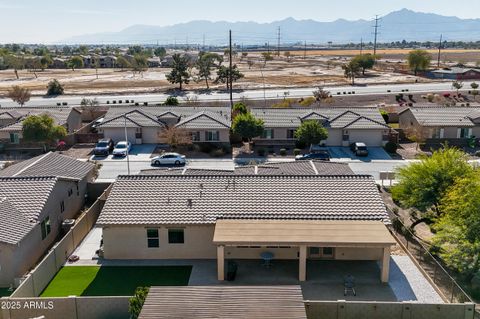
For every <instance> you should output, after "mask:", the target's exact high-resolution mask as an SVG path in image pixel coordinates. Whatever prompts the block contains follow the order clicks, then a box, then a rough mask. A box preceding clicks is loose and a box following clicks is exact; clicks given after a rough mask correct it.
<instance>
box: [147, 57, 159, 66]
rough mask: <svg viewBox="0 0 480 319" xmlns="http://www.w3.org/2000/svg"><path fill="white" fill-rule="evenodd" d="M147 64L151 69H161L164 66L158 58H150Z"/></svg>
mask: <svg viewBox="0 0 480 319" xmlns="http://www.w3.org/2000/svg"><path fill="white" fill-rule="evenodd" d="M147 63H148V67H149V68H159V67H160V66H161V65H162V62H161V61H160V58H159V57H158V56H155V57H151V58H148V59H147Z"/></svg>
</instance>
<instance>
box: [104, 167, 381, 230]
mask: <svg viewBox="0 0 480 319" xmlns="http://www.w3.org/2000/svg"><path fill="white" fill-rule="evenodd" d="M217 219H298V220H299V219H311V220H385V219H388V215H387V212H386V209H385V204H384V203H383V201H382V199H381V197H380V195H379V193H378V189H377V186H376V185H375V181H374V180H373V179H372V178H371V177H370V176H360V175H358V176H356V175H350V176H287V175H284V176H259V175H252V176H242V175H240V176H232V175H231V174H230V175H216V176H212V175H210V176H207V175H203V176H178V175H177V176H172V175H171V176H146V175H136V176H120V177H118V179H117V181H116V182H115V184H114V186H113V189H112V191H111V193H110V196H109V198H108V200H107V202H106V204H105V207H104V208H103V211H102V213H101V214H100V217H99V219H98V224H99V225H102V226H106V225H156V224H212V223H215V221H216V220H217Z"/></svg>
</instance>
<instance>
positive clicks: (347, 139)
mask: <svg viewBox="0 0 480 319" xmlns="http://www.w3.org/2000/svg"><path fill="white" fill-rule="evenodd" d="M342 139H343V141H344V142H348V141H349V140H350V134H349V133H348V131H343V136H342Z"/></svg>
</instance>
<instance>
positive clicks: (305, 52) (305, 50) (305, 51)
mask: <svg viewBox="0 0 480 319" xmlns="http://www.w3.org/2000/svg"><path fill="white" fill-rule="evenodd" d="M306 58H307V41H305V47H304V50H303V59H304V60H305V59H306Z"/></svg>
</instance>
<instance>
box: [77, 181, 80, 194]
mask: <svg viewBox="0 0 480 319" xmlns="http://www.w3.org/2000/svg"><path fill="white" fill-rule="evenodd" d="M77 196H80V188H79V187H78V183H77Z"/></svg>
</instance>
